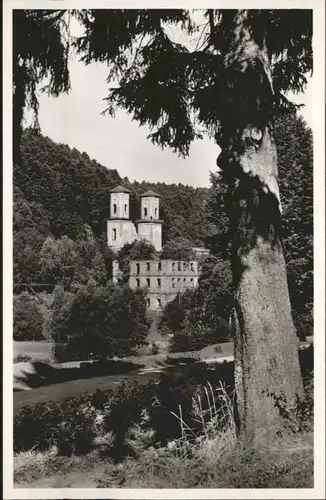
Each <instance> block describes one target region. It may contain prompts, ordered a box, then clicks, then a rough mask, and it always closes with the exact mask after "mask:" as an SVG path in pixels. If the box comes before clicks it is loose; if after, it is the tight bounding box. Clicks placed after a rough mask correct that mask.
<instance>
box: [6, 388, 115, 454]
mask: <svg viewBox="0 0 326 500" xmlns="http://www.w3.org/2000/svg"><path fill="white" fill-rule="evenodd" d="M110 394H111V392H110V391H108V392H107V393H106V394H105V393H104V398H105V399H106V400H108V399H109V398H110ZM96 411H97V408H96V407H95V406H94V396H92V395H89V394H83V395H82V396H80V397H78V398H69V399H67V400H66V401H64V402H62V403H60V404H56V403H51V402H50V403H38V404H37V405H36V406H34V407H33V408H31V407H28V406H25V407H24V408H22V410H21V411H20V412H19V413H18V414H17V415H16V416H15V418H14V451H15V452H20V451H27V450H30V449H32V448H33V449H35V450H39V451H45V450H47V449H49V448H50V447H51V446H53V445H56V446H57V448H58V453H59V454H60V455H64V456H69V455H71V454H72V453H75V454H79V455H81V454H86V453H88V452H89V451H90V450H91V448H92V444H93V440H94V437H95V435H96V431H95V417H96Z"/></svg>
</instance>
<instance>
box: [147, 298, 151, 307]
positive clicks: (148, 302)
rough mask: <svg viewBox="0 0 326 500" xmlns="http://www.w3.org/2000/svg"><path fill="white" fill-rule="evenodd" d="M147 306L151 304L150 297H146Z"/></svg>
mask: <svg viewBox="0 0 326 500" xmlns="http://www.w3.org/2000/svg"><path fill="white" fill-rule="evenodd" d="M146 302H147V305H148V307H149V306H150V305H151V299H146Z"/></svg>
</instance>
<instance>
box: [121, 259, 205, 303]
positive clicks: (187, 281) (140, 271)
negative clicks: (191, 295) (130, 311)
mask: <svg viewBox="0 0 326 500" xmlns="http://www.w3.org/2000/svg"><path fill="white" fill-rule="evenodd" d="M199 275H200V272H199V268H198V262H197V261H190V262H183V261H181V262H180V261H174V260H169V259H166V260H151V261H137V260H134V261H131V262H130V279H129V285H130V288H132V289H134V290H136V289H137V288H144V289H145V290H146V301H147V307H148V309H150V310H161V309H162V308H163V307H164V306H165V305H166V304H167V303H168V302H171V301H172V300H173V299H174V298H175V297H176V296H177V295H178V293H183V292H184V291H185V290H187V289H188V288H194V287H196V286H197V284H198V278H199Z"/></svg>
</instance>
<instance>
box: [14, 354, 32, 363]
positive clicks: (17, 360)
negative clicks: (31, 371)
mask: <svg viewBox="0 0 326 500" xmlns="http://www.w3.org/2000/svg"><path fill="white" fill-rule="evenodd" d="M31 360H32V358H31V357H30V356H24V355H23V354H18V356H16V357H15V358H14V363H24V362H26V361H31Z"/></svg>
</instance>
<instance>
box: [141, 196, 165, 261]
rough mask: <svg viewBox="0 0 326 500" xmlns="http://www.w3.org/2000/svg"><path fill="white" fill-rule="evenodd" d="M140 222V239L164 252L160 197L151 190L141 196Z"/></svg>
mask: <svg viewBox="0 0 326 500" xmlns="http://www.w3.org/2000/svg"><path fill="white" fill-rule="evenodd" d="M140 200H141V201H140V220H138V221H137V226H138V238H139V239H146V240H147V241H149V242H150V243H152V245H154V247H155V249H156V250H157V251H158V252H160V251H161V250H162V221H161V220H160V219H159V200H160V195H158V194H157V193H154V191H152V190H149V191H146V193H143V194H142V195H141V196H140Z"/></svg>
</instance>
